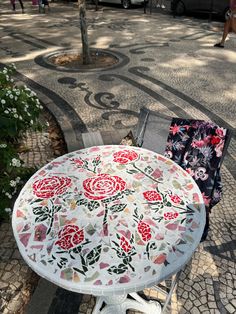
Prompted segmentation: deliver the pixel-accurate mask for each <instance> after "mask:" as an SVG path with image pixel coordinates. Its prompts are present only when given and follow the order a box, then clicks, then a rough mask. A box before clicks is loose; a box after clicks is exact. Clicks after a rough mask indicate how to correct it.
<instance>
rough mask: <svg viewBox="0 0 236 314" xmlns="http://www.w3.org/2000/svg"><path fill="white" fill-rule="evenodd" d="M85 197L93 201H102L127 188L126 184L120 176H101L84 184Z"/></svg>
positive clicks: (87, 180) (89, 179) (85, 181)
mask: <svg viewBox="0 0 236 314" xmlns="http://www.w3.org/2000/svg"><path fill="white" fill-rule="evenodd" d="M83 187H84V190H85V192H84V195H85V196H86V197H88V198H90V199H92V200H102V199H104V198H107V197H109V196H113V195H115V194H116V193H117V192H121V191H123V190H125V188H126V182H125V181H124V180H123V179H121V178H120V177H118V176H111V175H109V174H99V175H97V176H95V177H93V178H88V179H86V180H84V182H83Z"/></svg>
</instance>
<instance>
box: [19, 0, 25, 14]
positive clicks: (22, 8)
mask: <svg viewBox="0 0 236 314" xmlns="http://www.w3.org/2000/svg"><path fill="white" fill-rule="evenodd" d="M19 2H20V6H21V10H22V13H24V4H23V1H22V0H19Z"/></svg>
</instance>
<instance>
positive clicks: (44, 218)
mask: <svg viewBox="0 0 236 314" xmlns="http://www.w3.org/2000/svg"><path fill="white" fill-rule="evenodd" d="M48 217H49V215H48V214H43V215H41V216H39V217H37V218H36V219H35V222H41V221H44V220H47V219H48Z"/></svg>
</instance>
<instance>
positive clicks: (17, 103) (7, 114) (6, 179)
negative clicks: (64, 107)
mask: <svg viewBox="0 0 236 314" xmlns="http://www.w3.org/2000/svg"><path fill="white" fill-rule="evenodd" d="M14 71H15V66H14V65H11V66H8V67H4V68H3V70H2V71H0V160H1V162H0V220H1V218H3V217H6V216H7V213H8V214H9V213H11V209H12V205H13V201H14V199H15V197H16V196H17V193H18V192H19V190H20V188H21V187H22V185H23V184H24V182H25V180H27V179H28V177H29V176H30V175H31V174H32V170H33V169H29V168H26V167H25V166H24V165H23V162H22V161H21V160H20V158H19V156H18V153H17V146H18V143H19V139H20V138H21V137H22V136H23V135H24V133H25V132H26V131H27V130H28V129H29V128H33V129H35V130H36V129H39V128H40V124H39V122H38V117H39V113H40V111H41V109H42V108H43V107H42V106H41V105H40V102H39V100H38V98H37V97H36V94H35V93H34V92H33V91H32V90H30V89H29V88H28V87H27V86H18V85H17V84H16V83H15V82H14V80H13V78H12V74H13V73H14Z"/></svg>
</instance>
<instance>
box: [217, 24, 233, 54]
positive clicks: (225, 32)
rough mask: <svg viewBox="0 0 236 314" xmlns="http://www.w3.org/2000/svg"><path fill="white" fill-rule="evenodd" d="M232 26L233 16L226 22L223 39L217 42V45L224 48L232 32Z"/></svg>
mask: <svg viewBox="0 0 236 314" xmlns="http://www.w3.org/2000/svg"><path fill="white" fill-rule="evenodd" d="M230 28H231V18H230V19H228V20H227V21H226V22H225V24H224V31H223V35H222V39H221V41H220V42H219V43H218V44H215V45H214V46H215V47H219V48H224V45H225V40H226V38H227V36H228V34H229V32H230Z"/></svg>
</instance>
